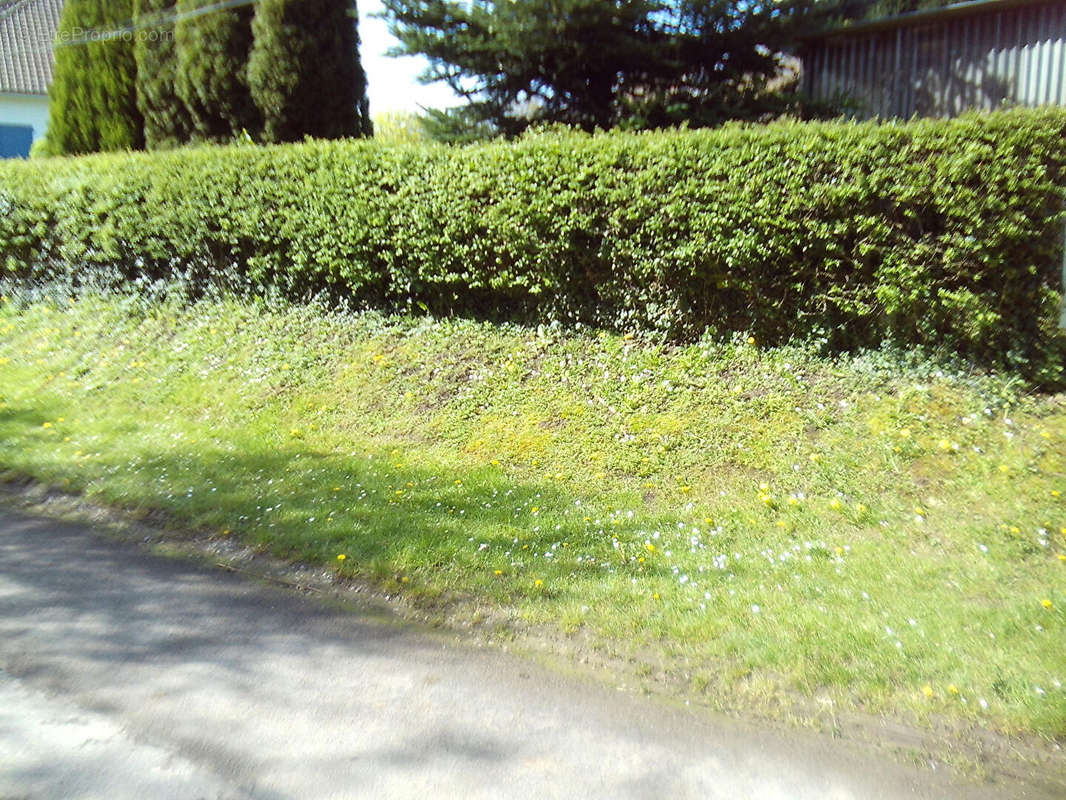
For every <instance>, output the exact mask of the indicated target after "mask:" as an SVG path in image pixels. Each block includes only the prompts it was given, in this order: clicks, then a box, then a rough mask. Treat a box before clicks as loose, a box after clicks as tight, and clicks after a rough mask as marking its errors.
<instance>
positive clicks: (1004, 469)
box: [999, 464, 1010, 472]
mask: <svg viewBox="0 0 1066 800" xmlns="http://www.w3.org/2000/svg"><path fill="white" fill-rule="evenodd" d="M999 471H1000V472H1010V467H1008V466H1007V465H1006V464H1000V465H999Z"/></svg>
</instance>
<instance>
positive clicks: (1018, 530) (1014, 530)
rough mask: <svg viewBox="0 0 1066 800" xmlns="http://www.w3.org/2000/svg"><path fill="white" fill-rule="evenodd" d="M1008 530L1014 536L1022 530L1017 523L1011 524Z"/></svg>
mask: <svg viewBox="0 0 1066 800" xmlns="http://www.w3.org/2000/svg"><path fill="white" fill-rule="evenodd" d="M1010 532H1011V533H1013V534H1014V535H1015V536H1017V535H1018V534H1019V533H1021V532H1022V529H1021V528H1019V527H1018V526H1017V525H1011V526H1010Z"/></svg>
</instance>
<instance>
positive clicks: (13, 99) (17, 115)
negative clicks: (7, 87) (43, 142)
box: [0, 93, 48, 142]
mask: <svg viewBox="0 0 1066 800" xmlns="http://www.w3.org/2000/svg"><path fill="white" fill-rule="evenodd" d="M0 125H29V126H30V127H31V128H33V141H35V142H36V141H37V140H38V139H40V138H41V137H42V136H44V131H45V128H47V127H48V98H47V97H45V96H44V95H25V94H3V93H0Z"/></svg>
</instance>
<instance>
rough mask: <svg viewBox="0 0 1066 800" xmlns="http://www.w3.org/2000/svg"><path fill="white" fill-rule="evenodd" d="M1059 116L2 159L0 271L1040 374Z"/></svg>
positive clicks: (1048, 324) (1050, 296)
mask: <svg viewBox="0 0 1066 800" xmlns="http://www.w3.org/2000/svg"><path fill="white" fill-rule="evenodd" d="M1064 167H1066V111H1064V110H1039V111H1033V110H1013V111H1005V112H999V113H995V114H987V115H975V116H969V117H965V118H962V119H958V120H953V121H942V120H920V121H914V122H910V123H905V124H881V125H879V124H873V123H869V124H853V123H839V122H838V123H791V122H785V123H778V124H773V125H769V126H761V127H754V126H727V127H725V128H722V129H718V130H714V131H673V132H658V133H639V134H630V133H610V134H601V135H596V136H586V135H583V134H578V133H572V132H569V131H549V132H542V133H539V134H535V135H530V136H527V137H526V138H524V139H522V140H520V141H518V142H515V143H491V144H484V145H476V146H470V147H465V148H446V147H440V146H432V145H414V146H392V147H385V146H381V145H376V144H374V143H373V142H353V141H346V142H307V143H304V144H296V145H283V146H277V147H253V146H232V147H221V148H202V149H191V150H180V151H175V152H169V153H160V154H152V155H144V154H137V155H134V154H131V155H103V156H93V157H87V158H79V159H47V160H43V161H30V162H20V163H13V162H9V163H4V164H2V165H0V263H3V265H4V269H5V270H7V271H8V272H9V273H16V274H19V275H34V276H46V275H51V274H54V273H56V272H60V273H67V274H71V273H72V274H74V275H75V276H78V275H83V274H85V272H86V271H91V272H98V271H101V270H102V271H104V272H105V274H113V275H115V276H117V277H119V278H121V279H124V280H128V279H131V278H136V277H149V278H167V277H172V276H176V275H179V274H180V275H182V276H186V277H189V278H191V279H192V280H193V281H194V282H205V281H213V282H224V283H226V284H228V285H243V286H247V287H250V288H251V289H252V290H259V289H262V288H265V287H267V286H273V287H280V288H281V289H282V290H283V291H285V292H286V293H289V294H294V295H302V294H304V293H308V292H319V291H323V290H325V291H328V292H330V293H331V294H333V295H336V296H343V297H346V298H349V299H350V300H352V301H354V303H355V304H356V305H360V306H370V307H377V308H385V309H397V308H399V309H404V308H412V309H419V308H421V309H425V310H428V311H431V312H433V313H437V314H449V313H458V314H473V315H479V316H486V317H492V318H503V319H517V320H521V321H546V320H562V321H564V322H567V323H573V322H582V323H587V324H593V325H603V326H609V327H615V328H624V329H630V328H646V329H654V330H660V331H664V332H665V333H666V334H668V335H669V336H670V337H672V338H674V339H683V338H690V337H693V336H698V335H700V334H701V333H702V332H704V331H706V330H708V329H710V330H712V331H716V332H720V333H725V332H729V331H745V332H749V333H751V334H752V335H754V336H756V337H758V339H759V340H760V341H763V342H767V343H769V342H775V341H781V340H784V339H787V338H790V337H809V336H819V337H820V336H824V337H826V338H827V339H828V340H829V342H830V344H831V345H833V346H839V347H852V346H862V345H876V344H879V343H881V342H882V341H885V340H892V341H895V342H898V343H900V344H904V345H931V346H939V347H946V348H950V349H952V350H954V351H956V352H958V353H960V354H962V355H964V356H966V357H968V358H972V359H974V360H975V361H976V362H978V363H981V364H984V365H986V366H994V367H1000V368H1003V367H1006V368H1012V369H1018V370H1021V371H1023V372H1025V373H1026V374H1027V375H1029V376H1030V377H1034V378H1036V379H1037V380H1039V381H1042V382H1044V383H1045V384H1048V383H1057V382H1058V381H1059V380H1060V379H1061V377H1062V355H1063V352H1064V345H1063V336H1062V334H1061V333H1060V332H1059V331H1058V330H1057V327H1056V323H1057V320H1058V304H1059V302H1060V300H1061V288H1062V287H1061V264H1062V231H1063V221H1064V215H1063V213H1062V209H1063V203H1064V191H1063V186H1064V177H1066V176H1064Z"/></svg>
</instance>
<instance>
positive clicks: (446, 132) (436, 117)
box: [418, 106, 498, 144]
mask: <svg viewBox="0 0 1066 800" xmlns="http://www.w3.org/2000/svg"><path fill="white" fill-rule="evenodd" d="M418 121H419V123H420V124H421V126H422V129H423V130H424V131H425V132H426V135H427V136H428V137H429V138H430V139H431V140H433V141H434V142H440V143H441V144H471V143H472V142H483V141H486V140H488V139H492V138H493V137H495V136H497V135H498V131H497V130H496V128H495V127H494V126H493V125H492V123H490V122H486V121H485V120H482V119H479V118H478V116H477V114H476V113H475V112H474V110H473V109H471V108H470V107H469V106H460V107H458V108H446V109H440V108H427V109H426V110H425V111H424V112H423V113H422V114H421V115H419V119H418Z"/></svg>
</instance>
